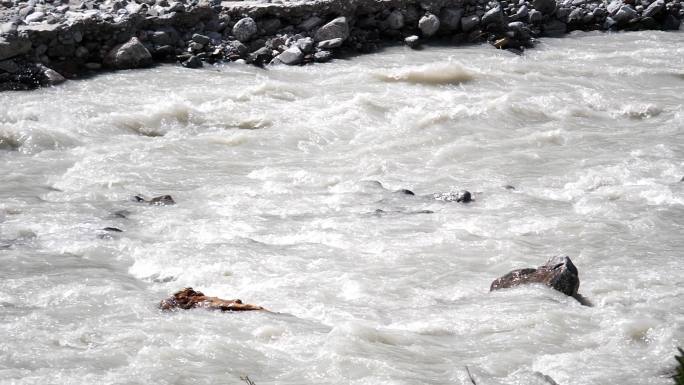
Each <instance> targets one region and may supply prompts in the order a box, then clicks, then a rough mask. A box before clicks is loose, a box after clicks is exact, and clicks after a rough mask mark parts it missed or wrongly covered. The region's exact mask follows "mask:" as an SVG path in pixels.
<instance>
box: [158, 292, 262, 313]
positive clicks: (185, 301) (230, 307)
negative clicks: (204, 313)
mask: <svg viewBox="0 0 684 385" xmlns="http://www.w3.org/2000/svg"><path fill="white" fill-rule="evenodd" d="M159 308H160V309H161V310H178V309H182V310H188V309H197V308H199V309H207V310H219V311H250V310H266V309H264V308H263V307H261V306H256V305H251V304H248V303H242V301H241V300H239V299H221V298H218V297H208V296H206V295H204V293H202V292H199V291H195V290H193V289H192V288H191V287H186V288H185V289H182V290H180V291H178V292H176V293H174V294H173V295H172V296H171V297H169V298H166V299H164V300H162V301H161V302H160V303H159Z"/></svg>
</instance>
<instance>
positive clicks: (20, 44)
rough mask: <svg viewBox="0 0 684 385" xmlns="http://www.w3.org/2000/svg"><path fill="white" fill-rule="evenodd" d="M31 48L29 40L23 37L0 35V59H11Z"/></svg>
mask: <svg viewBox="0 0 684 385" xmlns="http://www.w3.org/2000/svg"><path fill="white" fill-rule="evenodd" d="M30 50H31V42H30V41H29V40H28V39H24V38H5V37H2V36H0V60H5V59H11V58H13V57H16V56H19V55H23V54H25V53H27V52H29V51H30Z"/></svg>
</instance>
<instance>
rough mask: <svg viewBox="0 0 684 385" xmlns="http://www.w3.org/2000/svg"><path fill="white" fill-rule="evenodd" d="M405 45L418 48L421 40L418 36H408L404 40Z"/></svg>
mask: <svg viewBox="0 0 684 385" xmlns="http://www.w3.org/2000/svg"><path fill="white" fill-rule="evenodd" d="M404 43H406V45H407V46H409V47H410V48H414V49H415V48H418V47H419V46H420V38H419V37H418V36H416V35H411V36H407V37H406V38H405V39H404Z"/></svg>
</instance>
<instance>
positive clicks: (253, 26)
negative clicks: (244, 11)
mask: <svg viewBox="0 0 684 385" xmlns="http://www.w3.org/2000/svg"><path fill="white" fill-rule="evenodd" d="M256 33H257V23H256V22H255V21H254V19H252V18H251V17H244V18H242V19H240V20H238V22H237V23H235V25H234V26H233V36H235V38H236V39H238V40H239V41H241V42H243V43H245V42H248V41H249V40H250V39H251V38H252V37H253V36H254V35H255V34H256Z"/></svg>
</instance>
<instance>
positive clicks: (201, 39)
mask: <svg viewBox="0 0 684 385" xmlns="http://www.w3.org/2000/svg"><path fill="white" fill-rule="evenodd" d="M192 41H194V42H195V43H198V44H202V45H207V44H209V43H211V39H210V38H209V36H205V35H200V34H199V33H196V34H194V35H192Z"/></svg>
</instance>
